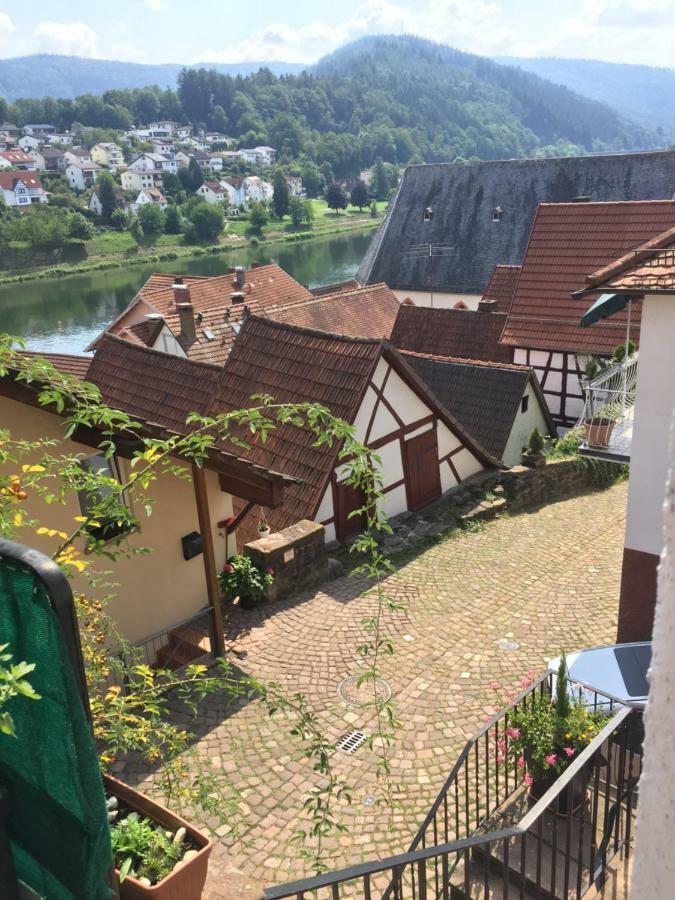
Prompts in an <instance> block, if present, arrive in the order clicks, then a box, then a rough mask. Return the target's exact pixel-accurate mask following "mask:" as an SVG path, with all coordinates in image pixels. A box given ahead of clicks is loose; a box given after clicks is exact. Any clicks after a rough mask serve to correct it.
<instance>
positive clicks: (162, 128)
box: [148, 119, 190, 138]
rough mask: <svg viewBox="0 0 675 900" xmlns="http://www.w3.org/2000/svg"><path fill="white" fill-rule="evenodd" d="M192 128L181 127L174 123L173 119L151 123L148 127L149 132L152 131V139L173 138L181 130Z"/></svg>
mask: <svg viewBox="0 0 675 900" xmlns="http://www.w3.org/2000/svg"><path fill="white" fill-rule="evenodd" d="M189 127H190V126H186V125H183V126H181V125H179V123H178V122H174V121H173V120H172V119H160V120H159V121H158V122H150V124H149V125H148V131H151V132H152V134H151V135H150V137H158V138H164V137H171V135H172V134H173V133H174V132H175V131H177V130H179V129H181V128H189Z"/></svg>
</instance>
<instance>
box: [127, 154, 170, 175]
mask: <svg viewBox="0 0 675 900" xmlns="http://www.w3.org/2000/svg"><path fill="white" fill-rule="evenodd" d="M128 169H129V170H130V171H132V172H157V173H160V175H161V174H162V173H164V172H171V173H172V174H173V175H175V174H176V172H177V171H178V161H177V160H176V159H173V158H170V157H168V156H166V155H165V154H164V153H141V154H140V156H137V157H136V159H135V160H133V162H131V163H130V164H129V166H128Z"/></svg>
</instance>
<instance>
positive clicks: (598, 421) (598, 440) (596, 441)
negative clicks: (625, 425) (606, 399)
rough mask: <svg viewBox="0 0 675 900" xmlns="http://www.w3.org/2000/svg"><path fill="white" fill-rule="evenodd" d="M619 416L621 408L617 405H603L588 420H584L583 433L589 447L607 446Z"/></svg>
mask: <svg viewBox="0 0 675 900" xmlns="http://www.w3.org/2000/svg"><path fill="white" fill-rule="evenodd" d="M620 414H621V408H620V406H619V405H618V404H617V403H604V404H603V405H602V406H600V407H598V409H597V410H596V411H595V412H594V413H593V415H592V416H591V417H590V418H588V419H585V420H584V433H585V435H586V441H587V443H588V444H589V446H591V447H608V446H609V442H610V440H611V437H612V432H613V431H614V426H615V425H616V420H617V419H618V418H619V416H620Z"/></svg>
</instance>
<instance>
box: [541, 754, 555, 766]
mask: <svg viewBox="0 0 675 900" xmlns="http://www.w3.org/2000/svg"><path fill="white" fill-rule="evenodd" d="M556 759H557V757H556V755H555V753H549V755H548V756H547V757H545V760H544V761H545V762H546V765H547V766H553V765H555V761H556Z"/></svg>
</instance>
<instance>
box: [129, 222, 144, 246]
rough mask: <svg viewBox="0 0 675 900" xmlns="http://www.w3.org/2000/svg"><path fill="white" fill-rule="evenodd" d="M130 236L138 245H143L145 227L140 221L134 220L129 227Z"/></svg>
mask: <svg viewBox="0 0 675 900" xmlns="http://www.w3.org/2000/svg"><path fill="white" fill-rule="evenodd" d="M129 234H130V235H131V236H132V238H133V239H134V240H135V241H136V243H137V244H142V243H143V238H144V237H145V235H144V233H143V226H142V225H141V223H140V222H139V221H138V219H136V218H134V219H133V221H132V222H131V225H130V226H129Z"/></svg>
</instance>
